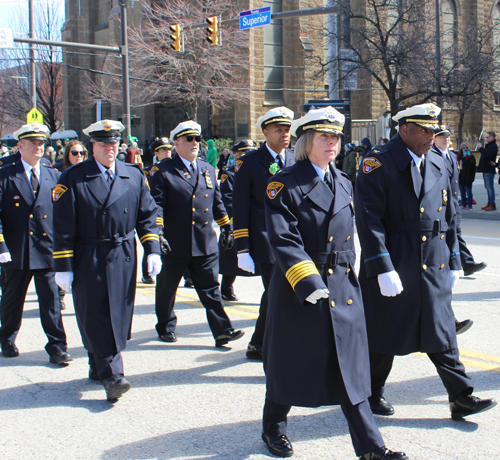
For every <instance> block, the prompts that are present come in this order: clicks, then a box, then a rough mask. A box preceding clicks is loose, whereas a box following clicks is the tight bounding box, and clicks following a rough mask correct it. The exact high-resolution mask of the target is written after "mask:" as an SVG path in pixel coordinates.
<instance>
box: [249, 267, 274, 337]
mask: <svg viewBox="0 0 500 460" xmlns="http://www.w3.org/2000/svg"><path fill="white" fill-rule="evenodd" d="M258 265H259V268H260V276H261V277H262V284H263V285H264V293H263V294H262V297H261V299H260V308H259V317H258V318H257V323H256V324H255V331H254V333H253V335H252V339H251V340H250V343H251V344H252V345H260V346H262V344H263V343H264V332H265V330H266V318H267V304H268V299H269V282H270V281H271V273H272V271H273V266H274V264H271V263H259V264H258Z"/></svg>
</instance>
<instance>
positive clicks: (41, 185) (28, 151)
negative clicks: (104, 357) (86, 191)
mask: <svg viewBox="0 0 500 460" xmlns="http://www.w3.org/2000/svg"><path fill="white" fill-rule="evenodd" d="M49 134H50V133H49V130H48V128H47V127H46V126H45V125H42V124H39V123H31V124H27V125H24V126H22V127H21V128H20V129H18V130H17V131H16V132H15V133H14V136H15V138H16V139H17V140H18V141H19V143H18V148H19V152H20V159H19V160H18V161H13V162H12V163H9V164H6V165H5V166H3V167H2V168H0V263H2V272H3V275H4V276H5V283H4V285H3V292H2V301H1V305H0V318H1V322H2V326H1V327H0V345H1V347H2V355H3V356H5V357H16V356H19V350H18V348H17V346H16V345H15V340H16V337H17V334H18V332H19V329H20V327H21V321H22V314H23V307H24V299H25V298H26V292H27V290H28V286H29V284H30V282H31V279H32V278H34V279H35V289H36V292H37V295H38V304H39V307H40V320H41V323H42V327H43V330H44V332H45V334H46V336H47V338H48V343H47V345H46V346H45V349H46V350H47V353H48V354H49V355H50V362H51V363H55V364H65V363H68V362H69V361H72V358H71V356H70V355H69V353H68V352H67V344H66V334H65V332H64V327H63V322H62V317H61V306H60V301H59V290H58V288H57V285H56V283H55V281H54V261H53V258H52V251H53V249H54V244H53V241H54V239H53V230H52V229H53V225H52V211H53V207H52V199H51V198H52V189H53V188H54V187H55V186H56V184H57V180H58V178H59V175H60V173H59V172H58V171H56V170H55V169H52V168H51V167H50V166H47V165H42V164H41V159H42V157H43V152H44V145H45V142H47V139H48V138H49Z"/></svg>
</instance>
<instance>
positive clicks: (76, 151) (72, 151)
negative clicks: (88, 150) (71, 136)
mask: <svg viewBox="0 0 500 460" xmlns="http://www.w3.org/2000/svg"><path fill="white" fill-rule="evenodd" d="M70 152H71V155H73V156H74V157H76V156H77V155H81V156H82V157H83V156H84V155H85V152H84V151H83V150H70Z"/></svg>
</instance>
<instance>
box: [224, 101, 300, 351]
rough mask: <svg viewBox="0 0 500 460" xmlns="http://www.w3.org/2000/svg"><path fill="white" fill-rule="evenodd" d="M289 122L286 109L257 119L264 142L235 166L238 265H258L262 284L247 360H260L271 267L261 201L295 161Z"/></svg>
mask: <svg viewBox="0 0 500 460" xmlns="http://www.w3.org/2000/svg"><path fill="white" fill-rule="evenodd" d="M292 120H293V112H292V111H291V110H290V109H287V108H286V107H277V108H275V109H271V110H269V111H268V112H267V113H266V114H265V115H263V116H262V117H260V118H259V119H258V120H257V127H258V128H259V129H262V133H263V134H264V137H265V138H266V142H265V143H264V144H263V145H262V147H261V148H260V149H259V150H257V151H256V152H253V153H249V154H247V155H245V156H244V157H242V158H240V159H239V160H237V161H236V163H235V166H234V171H235V173H236V174H235V179H234V195H233V225H234V241H235V245H236V251H237V252H238V266H239V267H240V268H241V269H243V270H246V271H248V272H251V273H255V265H256V264H257V265H258V267H259V269H260V274H261V277H262V284H263V285H264V293H263V294H262V298H261V300H260V309H259V317H258V318H257V323H256V324H255V331H254V333H253V335H252V338H251V340H250V343H249V344H248V349H247V357H248V358H250V359H256V360H262V343H263V341H264V331H265V328H266V315H267V302H268V296H269V280H270V279H271V271H272V268H273V264H274V255H273V252H272V250H271V246H270V244H269V239H268V236H267V230H266V216H265V211H264V199H265V194H266V187H267V182H268V181H269V179H270V178H271V177H272V176H273V175H274V174H276V172H277V171H278V170H280V169H281V168H283V167H285V166H291V165H292V164H293V163H294V162H295V159H294V156H293V153H292V152H290V151H289V150H287V147H288V145H289V144H290V125H291V124H292Z"/></svg>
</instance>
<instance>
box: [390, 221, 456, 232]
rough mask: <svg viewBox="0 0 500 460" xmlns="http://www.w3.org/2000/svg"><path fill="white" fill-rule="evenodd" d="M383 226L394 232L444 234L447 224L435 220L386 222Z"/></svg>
mask: <svg viewBox="0 0 500 460" xmlns="http://www.w3.org/2000/svg"><path fill="white" fill-rule="evenodd" d="M384 226H385V228H386V229H387V230H392V231H394V232H436V233H444V232H446V231H447V230H448V223H447V222H443V221H441V220H439V219H436V220H400V221H386V222H384Z"/></svg>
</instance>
